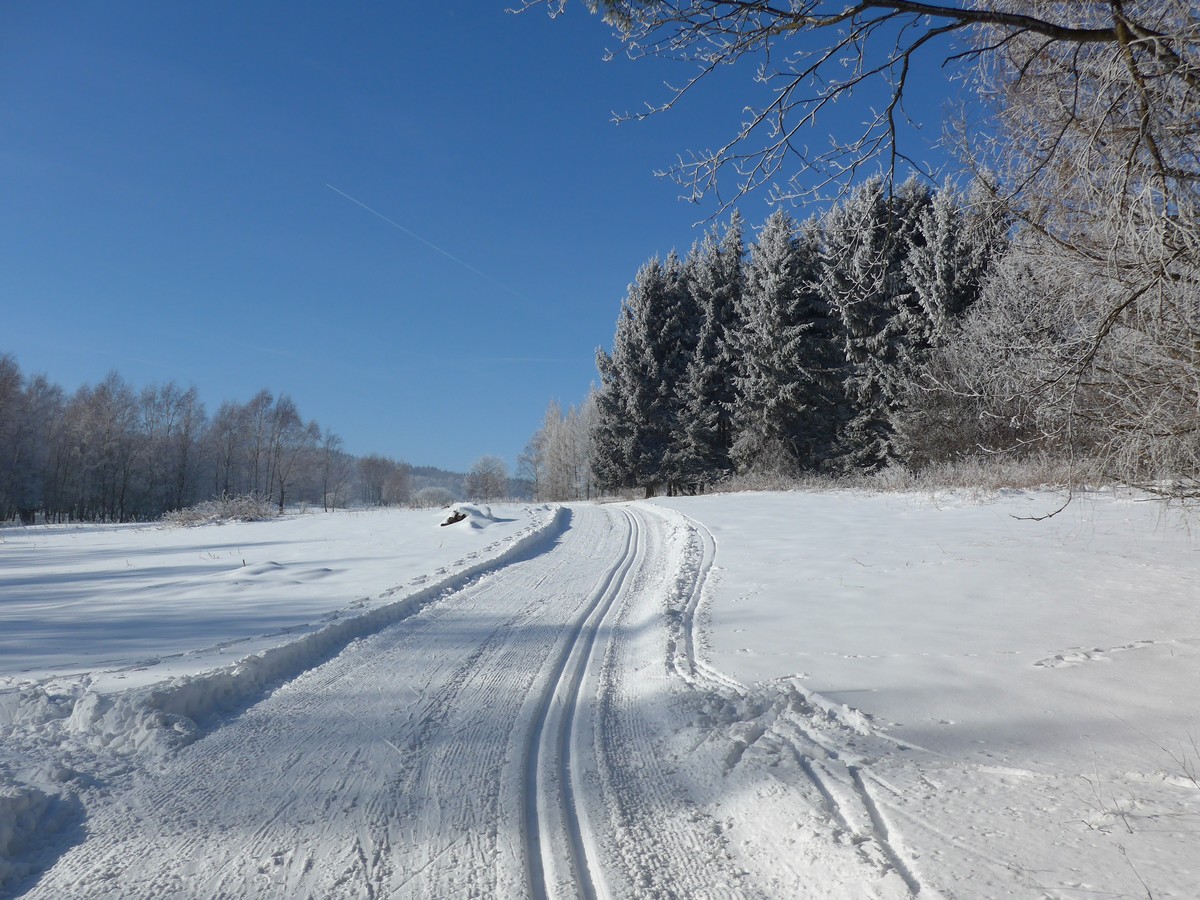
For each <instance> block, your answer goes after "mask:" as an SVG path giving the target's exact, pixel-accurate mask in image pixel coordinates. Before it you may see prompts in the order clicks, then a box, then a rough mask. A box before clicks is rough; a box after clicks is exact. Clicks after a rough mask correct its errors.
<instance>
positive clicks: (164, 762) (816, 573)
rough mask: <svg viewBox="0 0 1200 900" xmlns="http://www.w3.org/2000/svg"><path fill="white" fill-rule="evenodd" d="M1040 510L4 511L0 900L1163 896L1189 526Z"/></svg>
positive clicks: (1185, 625) (1188, 868)
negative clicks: (121, 898)
mask: <svg viewBox="0 0 1200 900" xmlns="http://www.w3.org/2000/svg"><path fill="white" fill-rule="evenodd" d="M1060 503H1061V498H1059V497H1057V496H1055V495H1052V494H1049V493H1026V492H1006V493H1003V494H1001V495H999V496H996V497H990V498H985V499H982V500H981V499H978V498H973V497H968V496H966V495H964V494H953V493H952V494H944V495H938V496H935V497H930V496H917V495H903V494H868V493H858V492H829V493H817V492H796V493H764V494H736V495H716V496H708V497H696V498H674V499H659V500H656V501H651V502H639V503H634V504H618V505H591V504H577V505H573V506H571V507H569V508H559V507H512V506H498V507H495V508H494V509H489V508H487V507H482V506H470V505H461V506H460V507H459V508H460V509H461V510H462V511H463V512H464V513H466V514H467V519H466V520H464V521H462V522H458V523H456V524H454V525H448V526H444V527H443V526H442V525H441V523H442V522H444V521H445V519H446V516H447V511H444V510H435V511H420V512H417V511H397V510H373V511H365V512H362V511H360V512H344V511H343V512H335V513H310V514H305V515H292V516H289V517H284V518H282V519H279V520H273V521H268V522H255V523H242V524H235V523H230V524H226V525H220V526H215V525H208V526H202V527H197V528H161V527H145V526H139V527H129V526H95V527H92V526H89V527H42V526H39V527H34V528H9V529H4V530H0V739H2V742H0V896H7V894H6V893H5V892H6V891H16V892H18V893H20V894H22V895H25V894H28V895H29V896H31V897H54V896H75V897H101V896H116V895H122V894H124V895H138V896H166V895H171V896H215V895H224V896H249V895H261V894H263V893H264V892H266V893H274V894H276V895H287V896H322V897H332V896H366V895H372V894H373V895H376V896H462V895H467V894H481V895H489V896H522V895H532V896H552V897H553V896H572V895H575V894H577V893H583V894H585V895H593V896H611V897H642V896H666V895H676V896H679V895H686V896H699V895H705V894H710V895H728V896H747V897H781V896H787V897H814V898H815V897H845V898H858V897H897V898H899V897H911V896H914V895H918V894H919V895H920V896H921V897H938V896H941V897H947V898H950V897H970V898H975V897H985V898H986V897H1007V896H1037V897H1053V898H1066V897H1077V896H1086V895H1089V893H1093V892H1102V893H1104V894H1105V895H1108V896H1127V897H1144V896H1146V895H1147V894H1150V895H1152V896H1154V897H1156V898H1164V897H1179V898H1184V897H1193V896H1195V895H1196V893H1197V885H1200V863H1198V862H1197V860H1200V784H1198V783H1197V770H1198V769H1200V752H1198V751H1197V748H1196V744H1197V740H1200V721H1198V719H1200V702H1198V701H1197V699H1196V697H1197V696H1200V692H1198V688H1200V604H1198V603H1197V600H1198V599H1200V566H1198V565H1197V563H1198V562H1200V555H1198V554H1200V541H1198V540H1197V539H1196V538H1195V537H1194V536H1193V535H1192V533H1191V527H1192V526H1193V525H1194V524H1195V523H1194V520H1193V519H1190V518H1188V516H1187V515H1185V514H1179V513H1176V512H1172V511H1167V512H1164V511H1163V508H1162V507H1161V506H1159V505H1158V504H1155V503H1148V502H1142V501H1141V499H1140V498H1137V497H1132V496H1128V495H1123V494H1117V493H1113V492H1098V493H1091V494H1083V495H1080V496H1077V497H1076V498H1075V499H1074V500H1073V501H1072V503H1071V504H1070V505H1069V506H1068V507H1067V508H1066V510H1065V511H1064V512H1062V513H1061V514H1059V515H1057V516H1055V517H1053V518H1050V519H1048V520H1045V521H1040V522H1038V521H1032V520H1031V519H1030V518H1029V517H1031V516H1038V515H1042V514H1044V513H1046V512H1049V511H1051V510H1053V509H1055V508H1056V507H1057V506H1058V505H1060ZM84 823H86V826H85V824H84ZM181 860H185V861H186V862H181Z"/></svg>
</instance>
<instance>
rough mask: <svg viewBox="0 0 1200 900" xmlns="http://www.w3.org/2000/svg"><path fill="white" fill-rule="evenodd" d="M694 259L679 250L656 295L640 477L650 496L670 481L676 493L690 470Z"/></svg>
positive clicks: (697, 313) (696, 321)
mask: <svg viewBox="0 0 1200 900" xmlns="http://www.w3.org/2000/svg"><path fill="white" fill-rule="evenodd" d="M691 263H692V261H691V259H690V258H689V260H688V261H686V262H685V261H683V260H680V258H679V257H678V255H676V254H675V252H674V251H672V252H671V254H670V255H669V256H668V257H667V260H666V262H665V263H664V265H663V267H662V280H661V282H660V285H659V290H658V291H657V292H656V293H654V294H652V295H651V296H650V300H651V303H652V305H651V307H650V310H649V313H650V316H649V320H648V327H647V334H648V337H649V344H648V347H649V350H650V359H651V364H650V367H649V369H650V370H655V369H656V370H657V373H658V376H657V377H658V380H657V384H656V385H655V389H656V390H655V396H654V402H653V405H652V406H651V407H649V408H648V409H647V410H646V416H645V418H646V422H647V428H646V430H645V435H646V443H645V447H646V453H645V455H644V457H643V459H644V465H643V466H642V467H641V473H642V477H641V478H639V479H638V481H639V483H641V484H644V485H645V486H646V493H647V496H650V495H652V494H653V493H656V492H657V489H658V487H659V486H665V487H666V489H667V492H668V493H670V494H675V493H677V492H678V489H679V486H680V485H681V484H682V483H683V482H685V481H687V480H688V479H689V477H690V474H689V472H688V470H687V468H686V467H685V451H684V445H683V444H682V443H681V442H680V440H679V437H680V434H681V431H682V428H681V419H682V415H681V414H682V412H683V408H684V407H683V396H682V395H683V385H684V383H685V381H686V379H687V369H688V365H689V363H690V362H691V360H692V358H693V357H694V356H695V353H696V342H697V340H698V338H699V333H700V326H701V322H702V313H701V310H700V308H699V305H698V304H697V302H696V298H695V296H694V294H693V292H692V291H690V290H689V289H688V282H689V281H690V280H691V275H690V274H689V269H690V268H691Z"/></svg>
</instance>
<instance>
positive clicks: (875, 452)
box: [820, 177, 930, 471]
mask: <svg viewBox="0 0 1200 900" xmlns="http://www.w3.org/2000/svg"><path fill="white" fill-rule="evenodd" d="M929 204H930V191H929V189H928V188H926V187H924V186H922V185H920V184H918V183H917V182H915V181H909V182H906V183H905V184H904V185H901V186H900V187H899V188H898V189H897V190H896V191H895V193H891V192H889V191H888V188H887V186H886V185H885V184H884V182H883V180H882V179H881V178H878V177H877V178H873V179H871V180H869V181H867V182H866V183H864V184H863V185H861V186H860V187H858V188H857V189H855V190H854V191H853V192H852V193H851V194H850V196H848V197H847V198H846V199H845V201H843V202H842V203H841V204H840V205H839V206H837V207H835V208H833V209H832V210H830V212H829V213H827V214H826V216H825V218H824V219H823V221H822V226H823V229H822V230H823V232H824V235H823V239H824V251H823V253H822V263H823V265H822V273H821V278H820V291H821V294H822V296H823V297H824V298H825V300H826V302H828V303H829V305H830V307H831V308H832V309H833V310H835V311H836V312H837V314H838V318H839V319H840V321H841V328H842V335H843V338H844V348H845V356H846V361H847V364H848V369H847V378H846V397H847V400H848V402H849V406H850V417H849V420H848V421H847V422H846V424H845V426H844V428H843V430H842V434H841V438H840V444H841V464H842V466H843V467H844V468H846V469H849V470H868V471H869V470H874V469H878V468H881V467H883V466H885V465H887V464H888V463H889V462H892V461H894V460H895V459H897V458H898V451H897V448H896V447H895V443H894V440H893V437H894V426H893V422H892V414H893V412H894V411H895V410H896V408H897V406H898V404H899V402H900V397H901V396H902V394H903V390H904V363H905V360H907V359H908V358H910V357H911V355H912V351H911V341H913V340H919V339H920V334H919V332H918V333H914V332H913V331H911V330H910V329H911V327H912V323H913V321H914V317H915V316H916V313H915V312H914V308H919V301H918V300H917V298H916V296H915V292H914V290H913V287H912V285H911V284H910V283H909V281H908V277H907V275H906V271H905V259H906V257H907V256H908V255H909V253H911V252H912V250H913V248H914V247H917V246H920V245H921V243H922V241H923V238H922V236H921V235H920V232H919V230H918V222H919V220H920V217H921V214H922V211H923V210H924V209H925V208H926V207H927V206H929Z"/></svg>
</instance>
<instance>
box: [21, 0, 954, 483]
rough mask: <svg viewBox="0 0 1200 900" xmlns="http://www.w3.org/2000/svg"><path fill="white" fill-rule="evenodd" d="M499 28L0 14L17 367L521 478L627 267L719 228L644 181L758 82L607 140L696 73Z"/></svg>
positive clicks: (62, 12)
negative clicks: (148, 390)
mask: <svg viewBox="0 0 1200 900" xmlns="http://www.w3.org/2000/svg"><path fill="white" fill-rule="evenodd" d="M508 5H511V0H507V2H506V0H476V2H472V3H470V4H465V3H444V4H442V3H404V4H369V3H357V2H351V3H341V4H326V3H307V2H294V3H282V2H272V3H246V2H237V3H229V2H205V3H202V4H177V3H160V2H111V3H103V4H100V3H90V4H87V3H80V4H64V3H33V2H28V3H8V4H5V5H4V8H3V10H2V11H0V172H2V173H3V174H2V175H0V310H2V314H0V352H7V353H11V354H12V355H14V356H15V357H16V359H17V361H18V363H19V364H20V366H21V369H22V371H23V372H25V373H26V374H44V375H46V376H47V377H48V378H49V379H50V380H51V381H53V382H55V383H57V384H60V385H62V386H63V387H64V388H65V389H66V390H68V391H74V390H75V389H76V388H78V387H79V386H80V385H82V384H85V383H96V382H98V381H100V380H101V379H103V378H104V377H105V375H106V374H107V373H108V372H110V371H113V370H116V371H117V372H119V373H120V374H121V375H122V376H123V377H124V378H125V379H126V380H127V381H128V382H129V383H131V384H132V385H133V386H135V387H137V388H141V387H145V386H148V385H151V384H161V383H164V382H167V381H174V382H176V383H178V384H180V385H182V386H185V387H186V386H189V385H195V386H196V387H197V389H198V390H199V392H200V394H201V397H202V398H203V399H204V401H205V403H206V405H207V406H208V409H209V411H210V413H211V412H215V410H216V408H217V406H218V405H219V404H220V403H221V401H223V400H238V401H245V400H247V399H249V398H250V397H251V396H252V395H253V394H254V393H256V392H257V391H258V390H260V389H262V388H267V389H269V390H271V391H273V392H275V393H277V394H279V393H287V394H290V395H291V396H292V398H293V399H294V400H295V401H296V403H297V405H298V406H299V408H300V411H301V413H302V414H303V415H304V416H305V417H306V418H313V419H316V420H317V421H318V422H320V423H321V425H322V426H324V427H326V428H330V429H332V430H334V431H336V432H337V433H338V434H340V435H341V436H342V438H343V439H344V441H345V445H346V449H347V450H349V451H350V452H352V453H355V454H367V453H382V454H385V455H388V456H393V457H396V458H399V459H404V460H407V461H409V462H411V463H414V464H417V465H438V466H442V467H445V468H451V469H458V470H465V469H467V468H468V467H469V466H470V464H471V463H472V462H473V461H474V460H475V459H476V458H478V457H479V456H480V455H482V454H484V453H495V454H498V455H500V456H502V457H504V458H505V459H507V460H508V461H509V463H510V464H512V463H513V462H514V461H515V459H516V456H517V454H518V453H519V452H520V450H521V448H522V447H523V446H524V444H525V442H526V441H527V439H528V438H529V436H530V435H531V434H532V432H533V431H534V429H535V428H536V427H537V425H538V424H539V422H540V420H541V417H542V414H543V412H544V410H545V407H546V404H547V402H548V401H549V400H550V399H551V398H552V397H557V398H558V399H560V400H561V401H562V402H563V403H564V405H566V404H570V403H574V402H576V401H578V400H579V399H580V398H582V397H583V395H584V394H585V393H586V391H587V388H588V385H589V384H590V383H591V382H592V381H593V380H594V379H595V371H594V366H593V354H594V350H595V348H596V347H597V346H598V345H602V344H603V345H606V346H607V344H608V343H609V341H610V340H611V338H612V332H613V325H614V322H615V319H616V314H617V309H618V305H619V303H620V300H621V298H622V297H623V295H624V293H625V288H626V285H627V284H628V282H629V281H630V280H631V279H632V277H633V275H634V273H635V271H636V270H637V267H638V266H639V265H640V264H641V263H642V262H643V261H644V260H645V259H647V258H648V257H650V256H651V255H654V254H656V253H659V254H665V253H666V252H668V251H669V250H671V249H672V248H678V249H679V250H680V251H681V252H682V251H684V250H686V249H687V247H688V246H690V245H691V243H692V242H693V240H695V239H696V238H697V237H698V236H699V233H700V232H699V230H697V229H696V228H694V227H693V225H694V224H695V223H696V222H697V221H699V220H702V219H704V218H706V217H707V216H709V215H711V214H712V213H713V208H712V207H711V206H708V207H705V206H699V207H698V206H696V205H692V204H688V203H684V202H681V201H679V200H678V199H677V196H678V194H679V188H678V186H677V185H675V184H673V183H672V182H670V181H666V180H662V179H659V178H656V177H655V176H654V174H653V172H654V170H655V169H661V168H664V167H666V166H668V165H669V164H670V163H671V162H672V160H673V159H674V158H675V156H676V154H677V153H680V152H683V151H686V150H688V149H701V148H704V147H708V146H712V145H714V144H717V143H719V142H721V141H722V140H723V139H724V138H726V137H727V136H728V134H729V131H730V129H731V128H732V127H733V126H734V125H736V123H737V122H738V120H739V118H738V117H739V111H740V108H741V106H742V105H743V103H744V102H746V98H747V89H749V88H750V87H751V78H752V74H753V73H752V70H751V69H750V67H749V66H745V67H738V68H735V69H733V70H731V71H730V72H728V73H722V78H721V79H720V80H719V81H718V82H714V83H713V84H712V85H711V86H709V87H708V89H706V90H705V91H703V92H701V93H700V94H698V95H696V96H695V97H693V98H690V99H689V101H688V102H687V103H685V104H684V105H683V106H682V107H681V108H680V109H678V110H675V111H673V112H671V113H669V114H667V115H665V116H662V117H659V118H656V119H654V120H651V121H648V122H642V123H626V124H621V125H619V126H618V125H614V124H613V122H612V121H611V114H612V112H613V111H624V110H629V109H635V108H638V107H640V106H641V105H642V104H643V103H644V102H645V101H647V100H651V101H653V100H659V99H662V97H663V96H664V94H663V89H662V87H661V85H662V82H663V80H664V79H665V78H674V79H680V78H682V77H684V76H685V75H686V74H687V71H688V70H686V69H684V68H680V67H679V66H674V67H673V66H671V65H669V64H666V63H662V62H648V61H640V62H630V61H628V60H624V59H617V60H615V61H613V62H605V61H604V60H603V55H604V50H605V49H606V48H614V49H615V48H617V43H616V40H615V39H614V38H613V36H612V35H611V33H610V32H609V31H608V29H607V28H606V27H605V26H604V25H603V23H601V22H600V21H599V20H598V19H597V18H595V17H592V16H589V15H587V14H586V13H585V12H584V11H583V8H582V4H581V3H575V4H574V5H573V7H572V8H570V9H569V11H568V14H567V15H565V16H563V17H562V18H560V19H559V20H557V21H550V20H549V19H548V17H547V16H546V15H545V14H544V13H542V12H540V11H533V12H529V13H526V14H524V15H520V16H514V15H510V14H507V13H506V12H505V7H506V6H508ZM928 77H929V78H932V79H933V80H934V82H935V83H934V84H932V85H931V86H928V87H927V88H926V90H927V91H928V93H927V96H928V98H929V99H928V100H926V99H921V98H922V97H924V96H926V95H925V94H922V95H918V104H927V105H928V106H929V109H930V112H931V118H932V120H933V123H932V126H931V129H930V131H931V132H932V136H933V137H936V119H937V117H938V116H937V110H936V104H938V103H940V102H941V101H940V99H938V98H939V97H941V96H942V95H943V94H944V87H943V86H942V85H941V84H940V76H938V75H936V73H934V74H932V75H929V76H928ZM916 111H917V112H918V113H921V110H920V109H917V110H916ZM844 114H845V115H848V116H850V118H851V119H857V118H861V116H862V113H861V111H858V112H857V114H856V111H855V110H853V109H846V110H844ZM835 124H836V123H831V128H832V127H834V126H835ZM933 152H935V151H931V153H933ZM742 210H743V213H744V214H745V215H746V217H747V219H748V220H749V221H750V222H751V223H752V224H757V223H759V222H761V221H762V220H763V219H764V218H765V217H766V215H767V212H768V207H767V206H766V204H765V201H764V200H763V199H761V198H756V199H754V200H751V201H748V202H747V203H745V204H743V205H742Z"/></svg>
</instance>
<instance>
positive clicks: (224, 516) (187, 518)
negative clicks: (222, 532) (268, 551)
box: [162, 494, 279, 526]
mask: <svg viewBox="0 0 1200 900" xmlns="http://www.w3.org/2000/svg"><path fill="white" fill-rule="evenodd" d="M277 515H279V507H278V505H277V504H275V503H272V502H271V501H270V500H269V499H268V498H266V497H261V496H259V495H257V494H246V495H243V496H241V497H221V498H220V499H217V500H206V501H205V502H203V503H197V504H196V505H195V506H189V507H187V508H185V509H177V510H174V511H172V512H169V513H166V514H165V515H164V516H163V517H162V521H163V522H164V523H166V524H167V525H180V526H191V525H210V524H214V523H215V524H220V523H222V522H258V521H261V520H263V519H271V518H274V517H275V516H277Z"/></svg>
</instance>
